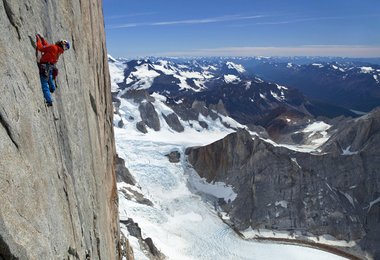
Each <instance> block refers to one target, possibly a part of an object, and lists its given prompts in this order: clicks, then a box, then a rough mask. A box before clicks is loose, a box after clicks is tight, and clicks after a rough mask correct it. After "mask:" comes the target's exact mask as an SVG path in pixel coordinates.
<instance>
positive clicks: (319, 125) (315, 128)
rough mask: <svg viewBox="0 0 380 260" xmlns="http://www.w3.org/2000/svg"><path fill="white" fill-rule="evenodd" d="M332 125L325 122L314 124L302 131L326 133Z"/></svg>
mask: <svg viewBox="0 0 380 260" xmlns="http://www.w3.org/2000/svg"><path fill="white" fill-rule="evenodd" d="M330 127H331V125H329V124H326V123H325V122H323V121H318V122H314V123H312V124H310V125H308V126H307V127H306V128H305V129H303V130H302V132H305V133H308V132H321V131H326V130H328V129H330Z"/></svg>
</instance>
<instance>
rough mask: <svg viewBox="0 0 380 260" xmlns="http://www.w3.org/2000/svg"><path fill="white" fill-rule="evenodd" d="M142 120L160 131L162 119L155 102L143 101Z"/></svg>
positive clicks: (141, 105)
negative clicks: (154, 104) (159, 116)
mask: <svg viewBox="0 0 380 260" xmlns="http://www.w3.org/2000/svg"><path fill="white" fill-rule="evenodd" d="M139 111H140V115H141V119H142V122H143V123H144V124H145V125H146V126H148V127H149V128H152V129H154V131H160V128H161V125H160V119H159V118H158V114H157V112H156V109H155V108H154V106H153V104H152V103H150V102H146V101H144V102H142V103H141V104H140V106H139Z"/></svg>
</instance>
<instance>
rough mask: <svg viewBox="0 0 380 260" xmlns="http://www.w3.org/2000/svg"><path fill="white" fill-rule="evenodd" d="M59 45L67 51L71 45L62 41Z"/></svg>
mask: <svg viewBox="0 0 380 260" xmlns="http://www.w3.org/2000/svg"><path fill="white" fill-rule="evenodd" d="M58 44H59V45H61V46H62V48H63V49H64V50H65V51H66V50H68V49H70V43H69V42H68V41H66V40H61V41H59V42H58Z"/></svg>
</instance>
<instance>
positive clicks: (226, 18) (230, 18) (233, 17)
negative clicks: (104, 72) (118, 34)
mask: <svg viewBox="0 0 380 260" xmlns="http://www.w3.org/2000/svg"><path fill="white" fill-rule="evenodd" d="M263 17H265V16H263V15H251V16H242V15H229V16H219V17H211V18H203V19H191V20H176V21H162V22H151V23H128V24H121V25H111V26H108V29H120V28H129V27H137V26H170V25H180V24H206V23H222V22H229V21H242V20H251V19H258V18H263Z"/></svg>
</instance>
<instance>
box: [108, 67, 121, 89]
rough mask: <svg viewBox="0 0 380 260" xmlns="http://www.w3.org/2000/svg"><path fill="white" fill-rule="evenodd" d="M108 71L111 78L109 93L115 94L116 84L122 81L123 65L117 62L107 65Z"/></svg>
mask: <svg viewBox="0 0 380 260" xmlns="http://www.w3.org/2000/svg"><path fill="white" fill-rule="evenodd" d="M109 70H110V74H111V75H112V77H111V91H112V92H115V91H117V90H118V88H119V87H118V85H117V83H121V82H123V80H124V65H123V64H122V63H120V62H118V61H117V60H115V62H113V63H112V62H110V63H109Z"/></svg>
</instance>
